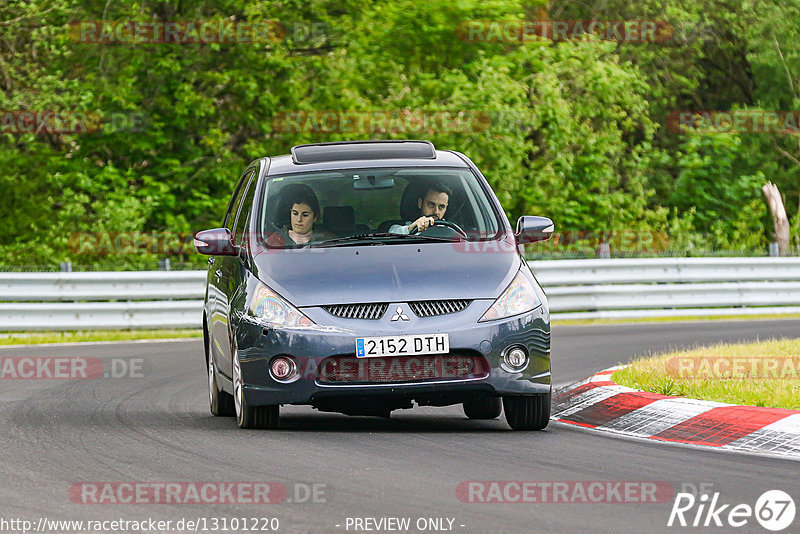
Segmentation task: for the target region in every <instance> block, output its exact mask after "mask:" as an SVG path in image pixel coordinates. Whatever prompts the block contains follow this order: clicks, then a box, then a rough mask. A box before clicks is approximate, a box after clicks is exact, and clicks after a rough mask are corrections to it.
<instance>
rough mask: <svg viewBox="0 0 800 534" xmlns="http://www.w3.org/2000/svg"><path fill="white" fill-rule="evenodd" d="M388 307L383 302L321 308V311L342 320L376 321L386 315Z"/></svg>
mask: <svg viewBox="0 0 800 534" xmlns="http://www.w3.org/2000/svg"><path fill="white" fill-rule="evenodd" d="M388 307H389V305H388V304H386V303H385V302H383V303H381V302H378V303H373V304H339V305H336V306H323V309H324V310H325V311H326V312H328V313H330V314H331V315H335V316H336V317H341V318H342V319H369V320H373V321H374V320H377V319H380V318H381V317H383V314H384V313H386V308H388Z"/></svg>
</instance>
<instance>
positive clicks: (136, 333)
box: [0, 328, 203, 345]
mask: <svg viewBox="0 0 800 534" xmlns="http://www.w3.org/2000/svg"><path fill="white" fill-rule="evenodd" d="M202 336H203V331H202V330H201V329H199V328H198V329H196V330H85V331H80V332H6V333H0V345H34V344H38V343H76V342H84V341H134V340H139V339H177V338H192V337H202Z"/></svg>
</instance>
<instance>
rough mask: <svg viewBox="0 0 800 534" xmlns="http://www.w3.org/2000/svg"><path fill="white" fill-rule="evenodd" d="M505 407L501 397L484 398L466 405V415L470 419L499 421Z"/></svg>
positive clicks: (468, 402)
mask: <svg viewBox="0 0 800 534" xmlns="http://www.w3.org/2000/svg"><path fill="white" fill-rule="evenodd" d="M502 408H503V405H502V403H501V400H500V397H483V398H480V399H474V400H471V401H467V402H465V403H464V415H466V416H467V417H469V418H470V419H497V418H498V417H500V411H501V410H502Z"/></svg>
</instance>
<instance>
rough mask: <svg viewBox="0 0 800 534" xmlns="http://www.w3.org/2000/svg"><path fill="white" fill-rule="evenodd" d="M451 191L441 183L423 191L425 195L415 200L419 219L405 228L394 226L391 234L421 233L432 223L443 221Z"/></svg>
mask: <svg viewBox="0 0 800 534" xmlns="http://www.w3.org/2000/svg"><path fill="white" fill-rule="evenodd" d="M452 194H453V192H452V190H451V189H450V188H449V187H447V186H446V185H444V184H443V183H441V182H434V183H432V184H431V185H429V186H428V188H427V189H426V190H425V194H424V196H423V195H420V197H419V198H418V199H417V207H418V208H419V212H420V217H419V218H418V219H417V220H416V221H413V222H407V223H406V224H405V226H403V225H400V224H394V225H392V227H391V228H389V232H391V233H393V234H408V233H411V232H412V231H414V229H416V230H417V232H418V233H419V232H422V231H425V230H427V229H428V228H430V227H431V226H433V223H434V221H436V220H438V219H444V213H445V212H446V211H447V204H448V203H449V202H450V196H451V195H452Z"/></svg>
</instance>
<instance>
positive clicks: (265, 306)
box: [247, 282, 314, 328]
mask: <svg viewBox="0 0 800 534" xmlns="http://www.w3.org/2000/svg"><path fill="white" fill-rule="evenodd" d="M247 308H248V310H249V312H250V315H251V316H252V317H253V318H254V319H256V320H257V321H258V322H259V323H262V324H266V325H275V326H282V327H289V328H292V327H295V328H296V327H302V326H310V325H312V324H314V321H312V320H311V319H309V318H308V317H306V316H305V315H303V314H302V313H301V312H300V310H298V309H297V308H295V307H294V306H292V305H291V304H289V303H288V302H286V301H285V300H284V299H282V298H281V297H280V295H278V294H277V293H275V292H274V291H272V290H271V289H270V288H268V287H267V286H265V285H264V284H262V283H261V282H259V283H258V285H257V286H256V289H255V292H254V293H253V296H252V297H250V304H249V306H248V307H247Z"/></svg>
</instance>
